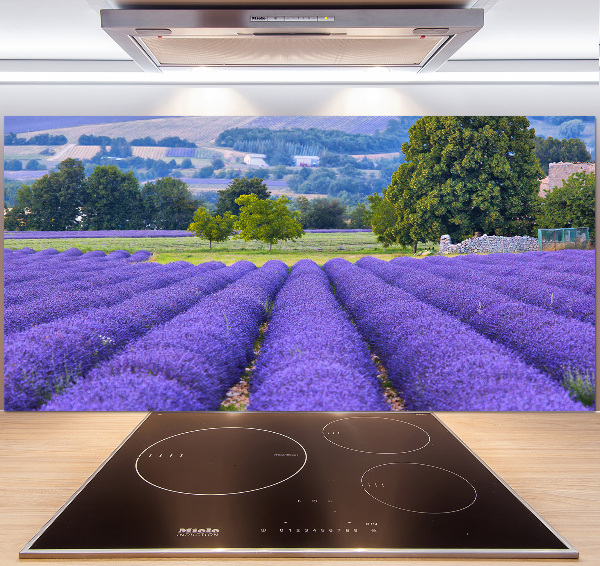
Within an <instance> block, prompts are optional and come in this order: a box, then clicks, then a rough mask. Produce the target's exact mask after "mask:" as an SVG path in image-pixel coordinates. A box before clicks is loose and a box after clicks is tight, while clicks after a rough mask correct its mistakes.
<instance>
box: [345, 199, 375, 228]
mask: <svg viewBox="0 0 600 566" xmlns="http://www.w3.org/2000/svg"><path fill="white" fill-rule="evenodd" d="M370 227H371V212H370V210H369V209H368V208H367V206H366V205H365V204H364V203H362V202H359V203H358V204H357V205H356V207H355V208H354V210H353V211H352V212H351V213H350V228H354V229H357V228H370Z"/></svg>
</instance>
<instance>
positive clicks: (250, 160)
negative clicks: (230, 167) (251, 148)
mask: <svg viewBox="0 0 600 566" xmlns="http://www.w3.org/2000/svg"><path fill="white" fill-rule="evenodd" d="M265 157H266V155H265V154H264V153H248V154H247V155H245V156H244V163H245V164H246V165H251V166H252V167H268V165H267V162H266V161H265Z"/></svg>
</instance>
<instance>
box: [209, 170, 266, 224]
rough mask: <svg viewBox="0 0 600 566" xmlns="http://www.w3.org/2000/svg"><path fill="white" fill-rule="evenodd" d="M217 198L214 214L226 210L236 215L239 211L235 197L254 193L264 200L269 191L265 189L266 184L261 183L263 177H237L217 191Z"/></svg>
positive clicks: (222, 212)
mask: <svg viewBox="0 0 600 566" xmlns="http://www.w3.org/2000/svg"><path fill="white" fill-rule="evenodd" d="M218 194H219V200H218V201H217V206H216V210H215V212H216V214H220V215H221V216H223V215H224V214H225V213H226V212H228V211H229V212H231V214H233V215H234V216H237V215H238V214H239V212H240V207H239V205H238V204H237V202H236V199H238V198H239V197H241V196H242V195H250V194H254V195H256V196H257V198H259V199H261V200H266V199H268V198H269V197H270V196H271V193H270V192H269V191H268V190H267V185H265V184H264V183H263V179H259V178H257V177H254V178H252V179H246V178H242V177H238V178H236V179H233V181H232V182H231V183H229V185H227V188H226V189H224V190H222V191H218Z"/></svg>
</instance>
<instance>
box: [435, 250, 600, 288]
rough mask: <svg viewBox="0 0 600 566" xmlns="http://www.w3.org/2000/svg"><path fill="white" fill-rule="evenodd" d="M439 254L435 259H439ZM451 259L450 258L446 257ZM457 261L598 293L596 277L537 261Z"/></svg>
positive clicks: (528, 280) (533, 282)
mask: <svg viewBox="0 0 600 566" xmlns="http://www.w3.org/2000/svg"><path fill="white" fill-rule="evenodd" d="M441 257H442V256H438V257H436V258H435V259H436V260H437V259H439V258H441ZM444 259H449V258H444ZM452 259H453V261H457V265H460V266H467V267H469V268H471V269H477V270H479V271H485V272H486V273H489V274H493V275H500V276H503V275H517V274H518V276H519V277H521V278H522V280H523V282H524V283H527V284H531V285H536V284H537V283H544V284H546V285H555V286H557V287H562V288H566V289H569V290H570V291H571V292H577V293H579V292H581V293H585V294H586V295H591V296H594V295H595V293H596V282H595V280H594V277H592V276H589V275H578V274H577V273H567V272H564V271H555V270H550V269H538V266H537V264H536V263H531V264H529V265H528V266H527V267H525V266H523V265H521V264H520V263H516V262H513V261H511V259H510V258H507V259H506V261H502V262H495V263H481V262H479V261H472V256H468V255H465V256H458V257H455V258H452ZM427 260H428V261H433V260H434V258H433V257H432V258H427Z"/></svg>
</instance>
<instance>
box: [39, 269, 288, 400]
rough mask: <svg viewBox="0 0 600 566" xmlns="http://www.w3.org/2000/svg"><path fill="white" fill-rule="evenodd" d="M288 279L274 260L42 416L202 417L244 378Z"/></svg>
mask: <svg viewBox="0 0 600 566" xmlns="http://www.w3.org/2000/svg"><path fill="white" fill-rule="evenodd" d="M286 276H287V267H286V265H285V264H284V263H282V262H280V261H275V260H271V261H268V262H266V263H265V264H264V265H263V266H262V267H261V268H259V269H256V270H254V271H251V272H250V273H248V274H246V275H245V276H244V277H242V278H241V279H239V280H238V281H237V282H235V283H232V284H231V285H229V286H228V287H227V288H225V289H224V290H222V291H220V292H218V293H215V294H213V295H210V296H209V297H207V298H205V299H203V300H202V301H200V302H198V303H197V304H196V305H195V306H194V307H192V308H190V309H189V310H188V311H186V312H185V313H183V314H180V315H179V316H177V317H175V318H173V319H172V320H171V321H170V322H168V323H166V324H165V325H164V326H161V327H159V328H157V329H155V330H153V331H152V332H150V333H148V334H147V335H146V336H144V337H143V338H142V339H140V340H137V341H135V342H133V343H131V344H130V345H129V346H128V347H127V349H126V350H125V351H124V352H123V353H122V354H120V355H118V356H116V357H115V358H113V359H111V360H110V361H108V362H107V363H104V364H102V365H101V366H100V367H98V368H96V369H94V370H93V371H92V372H90V374H89V375H88V377H87V378H85V379H83V380H80V381H79V382H78V383H77V384H75V385H74V386H73V387H71V388H69V389H67V390H66V391H65V392H64V393H63V394H60V395H56V396H55V397H54V398H53V399H52V400H51V401H50V402H49V403H48V404H47V405H45V406H44V407H43V410H49V411H67V410H68V411H73V410H75V411H76V410H113V411H131V410H134V411H148V410H160V411H175V410H178V411H189V410H193V411H202V410H216V409H218V408H219V405H220V404H221V401H222V399H223V397H224V396H225V393H226V392H227V390H228V389H229V388H231V386H232V385H234V384H235V383H236V382H237V381H238V380H239V379H240V378H241V376H242V374H243V372H244V370H245V368H246V366H247V365H248V363H249V362H250V360H251V359H252V357H253V345H254V342H255V341H256V339H257V337H258V334H259V329H260V325H261V323H262V322H263V321H264V320H265V318H266V306H267V305H268V304H269V303H270V301H272V300H273V298H274V297H275V294H276V293H277V291H278V289H279V288H280V287H281V285H282V284H283V281H284V280H285V278H286Z"/></svg>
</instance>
